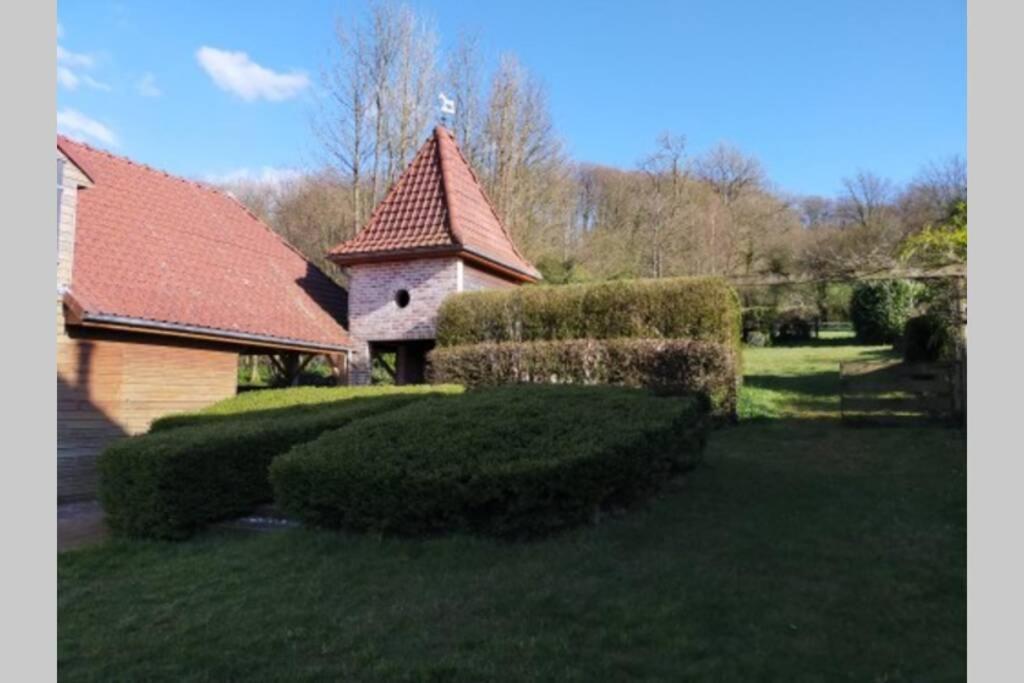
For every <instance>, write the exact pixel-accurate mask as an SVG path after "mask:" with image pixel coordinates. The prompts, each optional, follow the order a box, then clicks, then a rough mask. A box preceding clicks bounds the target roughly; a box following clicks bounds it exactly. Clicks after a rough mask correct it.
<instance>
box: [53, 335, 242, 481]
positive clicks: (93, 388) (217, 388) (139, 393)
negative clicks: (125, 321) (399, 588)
mask: <svg viewBox="0 0 1024 683" xmlns="http://www.w3.org/2000/svg"><path fill="white" fill-rule="evenodd" d="M60 322H62V321H61V320H60V316H59V315H58V323H60ZM237 368H238V355H237V353H235V352H234V351H228V350H224V349H220V348H212V347H209V346H208V345H207V346H199V347H197V346H195V345H192V344H191V343H182V342H180V341H178V340H174V339H170V338H159V339H146V338H142V337H140V335H134V336H128V335H118V333H115V332H106V333H92V334H88V335H79V336H78V337H77V338H72V337H69V336H68V335H67V334H66V333H63V334H61V333H59V334H58V338H57V463H58V464H57V479H58V484H57V496H58V500H76V499H86V498H91V497H93V496H94V495H95V490H96V477H95V461H96V456H97V455H98V454H99V453H100V451H102V450H103V448H104V447H105V446H107V445H108V444H109V443H110V442H111V441H113V440H114V439H116V438H119V437H122V436H125V435H129V434H138V433H141V432H145V431H146V430H147V429H149V425H150V424H151V423H152V421H153V420H155V419H156V418H158V417H161V416H163V415H167V414H169V413H175V412H181V411H185V410H195V409H197V408H201V407H203V406H207V405H209V404H211V403H215V402H216V401H219V400H221V399H224V398H227V397H229V396H233V395H234V394H235V391H236V386H237Z"/></svg>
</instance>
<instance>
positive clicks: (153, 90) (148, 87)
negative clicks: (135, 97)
mask: <svg viewBox="0 0 1024 683" xmlns="http://www.w3.org/2000/svg"><path fill="white" fill-rule="evenodd" d="M135 90H136V91H137V92H138V93H139V94H140V95H142V96H143V97H160V96H161V95H163V92H162V91H161V90H160V88H158V87H157V85H156V76H154V75H153V74H151V73H148V72H147V73H146V74H144V75H143V76H142V78H140V79H139V81H138V82H137V83H136V84H135Z"/></svg>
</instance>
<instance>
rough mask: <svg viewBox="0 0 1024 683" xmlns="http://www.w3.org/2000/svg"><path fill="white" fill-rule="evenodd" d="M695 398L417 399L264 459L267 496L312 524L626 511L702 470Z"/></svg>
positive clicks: (565, 389) (546, 522)
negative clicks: (681, 475)
mask: <svg viewBox="0 0 1024 683" xmlns="http://www.w3.org/2000/svg"><path fill="white" fill-rule="evenodd" d="M706 431H707V426H706V424H705V418H704V417H703V412H702V411H701V410H700V409H699V407H698V402H697V401H696V400H695V399H694V398H690V397H688V398H679V397H657V396H654V395H653V394H651V393H649V392H645V391H642V390H637V389H627V388H623V387H578V386H577V387H572V386H508V387H500V388H497V389H489V390H483V391H477V392H471V393H468V394H464V395H461V396H449V397H444V398H439V399H433V400H429V401H420V402H418V403H415V404H413V405H410V406H407V407H405V408H402V409H400V410H396V411H393V412H391V413H387V414H385V415H380V416H378V417H375V418H370V419H366V420H360V421H359V422H355V423H353V424H351V425H349V426H348V427H345V428H343V429H338V430H334V431H331V432H328V433H326V434H324V435H323V436H321V437H320V438H319V439H317V440H315V441H312V442H310V443H307V444H304V445H302V446H297V447H295V448H294V449H292V450H291V451H289V452H288V453H287V454H285V455H283V456H281V457H279V458H277V459H276V460H274V462H273V464H272V465H271V467H270V479H271V482H272V483H273V486H274V498H275V500H276V501H277V503H278V504H279V505H280V506H281V507H282V508H283V509H284V510H285V511H287V512H288V513H290V514H292V515H294V516H297V517H299V518H300V519H302V520H303V521H304V522H305V523H307V524H309V525H311V526H323V527H329V528H344V529H352V530H357V531H374V532H381V533H395V534H423V533H431V532H438V531H451V530H464V531H471V532H477V533H486V534H493V535H498V536H513V537H520V536H533V535H538V534H543V533H546V532H549V531H552V530H554V529H558V528H561V527H564V526H569V525H573V524H579V523H583V522H586V521H588V520H591V519H593V518H594V516H595V514H596V513H597V512H598V511H599V510H600V509H602V508H609V507H619V506H624V505H627V504H629V503H631V502H634V501H636V500H637V499H639V498H641V497H642V496H643V495H645V494H648V493H650V492H651V491H653V490H654V489H656V488H657V486H658V484H660V483H661V482H662V481H664V480H665V479H667V478H668V477H670V476H671V475H672V474H673V473H676V472H679V471H682V470H685V469H687V468H689V467H692V466H693V465H694V464H696V462H697V461H698V460H699V458H700V455H701V452H702V449H703V446H704V441H705V438H706Z"/></svg>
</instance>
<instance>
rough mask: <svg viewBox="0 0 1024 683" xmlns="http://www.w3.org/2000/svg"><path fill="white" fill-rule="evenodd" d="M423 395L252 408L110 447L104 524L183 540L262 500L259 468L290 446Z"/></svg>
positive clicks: (102, 488)
mask: <svg viewBox="0 0 1024 683" xmlns="http://www.w3.org/2000/svg"><path fill="white" fill-rule="evenodd" d="M427 395H428V394H424V393H420V394H418V395H416V394H406V395H394V396H379V397H371V398H352V399H349V400H344V401H335V402H334V403H329V404H322V405H319V406H315V407H305V409H304V410H302V412H298V413H297V412H294V411H295V410H296V408H292V409H289V410H290V411H292V412H289V411H285V414H283V415H281V416H278V417H269V416H268V415H267V413H268V411H259V412H258V413H250V415H259V416H260V417H259V418H258V419H239V418H237V417H236V418H232V419H222V420H221V421H219V422H214V423H211V424H203V425H196V426H190V427H180V428H177V429H165V430H162V431H157V432H154V433H151V434H144V435H141V436H136V437H132V438H129V439H124V440H121V441H119V442H116V443H114V444H113V445H111V446H110V447H109V448H107V449H106V450H105V451H104V452H103V453H102V454H101V455H100V457H99V461H98V469H99V474H100V483H99V499H100V502H101V504H102V505H103V509H104V510H105V511H106V513H107V518H106V519H107V524H108V525H109V526H110V528H111V529H112V530H113V531H114V532H115V533H117V534H120V535H126V536H140V537H149V538H165V539H178V538H185V537H187V536H189V535H191V534H192V533H194V532H196V531H198V530H200V529H202V528H203V527H205V526H206V525H208V524H209V523H211V522H215V521H218V520H221V519H228V518H231V517H236V516H238V515H242V514H244V513H246V512H249V511H250V510H251V509H252V508H253V507H254V506H256V505H258V504H260V503H263V502H266V501H269V500H270V499H271V496H272V491H271V488H270V483H269V480H268V478H267V468H268V467H269V466H270V462H271V460H273V459H274V458H275V457H276V456H278V455H280V454H282V453H284V452H286V451H287V450H288V449H290V448H291V447H292V446H295V445H296V444H300V443H304V442H306V441H311V440H313V439H315V438H316V437H317V436H319V435H320V434H322V433H323V432H325V431H327V430H331V429H336V428H338V427H340V426H343V425H346V424H348V423H350V422H352V421H354V420H358V419H361V418H365V417H368V416H371V415H377V414H379V413H382V412H386V411H389V410H394V409H396V408H399V407H401V406H405V405H407V404H409V403H412V402H414V401H417V400H420V399H422V398H423V397H424V396H427ZM434 395H440V392H436V393H435V394H434ZM299 408H300V409H301V408H302V407H299Z"/></svg>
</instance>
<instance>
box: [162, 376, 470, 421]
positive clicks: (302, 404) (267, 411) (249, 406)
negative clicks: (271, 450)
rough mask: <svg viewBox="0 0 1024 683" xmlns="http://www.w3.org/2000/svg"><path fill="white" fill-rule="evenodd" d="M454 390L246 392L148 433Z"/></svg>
mask: <svg viewBox="0 0 1024 683" xmlns="http://www.w3.org/2000/svg"><path fill="white" fill-rule="evenodd" d="M457 391H461V388H460V387H455V386H432V387H429V386H422V385H420V386H415V385H411V386H401V387H394V386H392V387H370V386H362V387H355V386H353V387H292V388H289V389H265V390H262V391H247V392H245V393H242V394H238V395H237V396H233V397H231V398H228V399H225V400H223V401H220V402H219V403H214V404H213V405H212V406H207V407H206V408H203V409H202V410H198V411H195V412H190V413H178V414H175V415H167V416H165V417H161V418H160V419H158V420H156V421H154V422H153V424H152V426H150V428H149V431H150V432H159V431H163V430H165V429H173V428H176V427H190V426H193V425H199V424H211V423H214V422H223V421H224V420H225V419H232V420H237V419H247V420H257V421H258V420H263V419H266V418H268V417H275V418H276V417H285V416H289V415H291V416H299V415H303V414H305V413H308V412H310V411H312V410H315V409H318V408H320V407H323V406H324V405H325V404H329V403H337V402H338V401H344V400H347V399H351V398H375V397H381V396H393V395H396V394H422V393H431V394H436V393H437V392H445V393H450V392H457Z"/></svg>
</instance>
